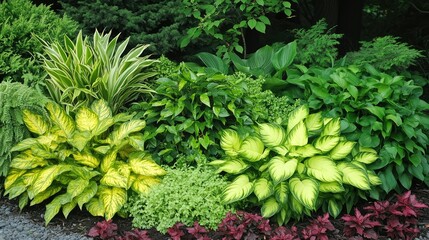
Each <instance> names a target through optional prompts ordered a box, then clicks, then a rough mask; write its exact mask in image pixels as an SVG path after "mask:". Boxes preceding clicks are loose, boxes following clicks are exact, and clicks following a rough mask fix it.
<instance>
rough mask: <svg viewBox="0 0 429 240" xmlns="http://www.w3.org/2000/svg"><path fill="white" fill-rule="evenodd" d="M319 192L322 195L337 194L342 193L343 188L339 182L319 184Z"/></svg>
mask: <svg viewBox="0 0 429 240" xmlns="http://www.w3.org/2000/svg"><path fill="white" fill-rule="evenodd" d="M319 190H320V192H324V193H339V192H344V187H343V185H342V184H341V183H339V182H321V183H320V185H319Z"/></svg>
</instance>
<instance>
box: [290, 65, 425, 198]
mask: <svg viewBox="0 0 429 240" xmlns="http://www.w3.org/2000/svg"><path fill="white" fill-rule="evenodd" d="M288 76H289V78H288V82H289V85H291V86H293V85H296V86H299V87H301V89H302V92H301V99H303V100H305V101H307V102H308V105H309V106H310V108H312V109H315V110H323V111H324V112H325V113H326V114H327V115H328V116H331V117H337V116H341V117H342V118H344V120H345V121H343V122H342V129H343V130H344V132H345V133H347V137H348V139H350V140H353V141H357V142H359V144H360V145H361V146H364V147H371V148H375V149H376V150H377V152H379V155H380V159H379V160H377V161H376V162H375V163H373V164H372V165H371V166H370V169H373V170H376V171H377V172H378V175H379V177H380V179H381V181H382V185H381V189H382V190H384V193H386V194H387V193H389V192H390V191H392V190H396V191H401V190H403V189H409V188H410V187H411V185H412V182H413V181H414V179H418V180H420V181H424V182H425V183H426V184H427V185H429V163H428V159H429V155H428V153H427V149H428V146H429V139H428V134H429V117H428V115H427V111H428V110H429V104H428V103H427V102H425V101H423V100H422V99H420V96H421V95H422V93H423V90H422V87H421V86H418V85H416V84H415V82H414V81H413V80H412V79H409V78H407V77H405V76H398V75H390V74H387V73H382V72H378V71H377V70H375V68H374V67H372V66H371V65H366V66H365V69H360V68H358V67H356V66H349V67H336V68H327V69H321V68H315V67H313V68H309V69H307V68H300V69H299V70H298V69H294V70H290V71H289V72H288ZM381 189H378V191H372V196H373V197H375V198H378V197H379V195H384V193H383V191H380V190H381Z"/></svg>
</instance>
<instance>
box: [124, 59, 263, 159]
mask: <svg viewBox="0 0 429 240" xmlns="http://www.w3.org/2000/svg"><path fill="white" fill-rule="evenodd" d="M246 78H247V77H246V76H244V74H235V75H223V74H207V73H195V72H194V71H192V70H191V69H190V68H189V67H188V66H187V65H186V64H183V63H182V64H181V65H180V66H179V67H178V70H177V72H176V73H175V74H172V75H170V76H169V77H168V78H160V79H158V80H157V86H156V88H155V90H156V94H154V96H153V98H152V99H151V101H148V102H141V103H138V104H135V105H134V106H133V107H132V108H131V109H130V110H131V111H137V112H138V115H137V116H142V117H144V119H146V121H147V128H146V130H147V131H146V133H147V134H146V135H145V141H146V143H145V144H146V145H145V147H146V149H147V150H148V151H150V152H151V153H153V154H154V158H155V159H156V160H157V161H159V162H162V163H166V164H169V163H173V161H174V160H175V158H176V156H178V154H185V155H195V154H199V153H202V154H204V155H206V156H207V157H208V158H213V157H217V156H219V155H221V154H222V151H221V149H220V147H219V145H218V144H217V142H218V139H219V132H220V131H221V130H222V129H224V128H228V127H229V126H232V125H237V126H246V125H251V124H253V121H254V120H256V119H258V117H259V116H260V114H262V113H257V112H253V111H252V110H253V102H252V98H251V97H250V96H248V95H247V92H246V89H247V85H246V82H245V81H244V80H245V79H246ZM189 160H192V159H189ZM189 164H191V165H192V164H194V163H189Z"/></svg>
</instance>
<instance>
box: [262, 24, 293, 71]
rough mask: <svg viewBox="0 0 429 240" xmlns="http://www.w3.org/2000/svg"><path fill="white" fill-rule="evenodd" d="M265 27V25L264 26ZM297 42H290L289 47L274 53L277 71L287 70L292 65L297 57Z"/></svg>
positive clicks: (274, 63) (273, 62)
mask: <svg viewBox="0 0 429 240" xmlns="http://www.w3.org/2000/svg"><path fill="white" fill-rule="evenodd" d="M264 26H265V25H264ZM296 48H297V44H296V42H295V41H294V42H290V43H288V44H287V45H285V46H283V47H282V48H280V49H279V50H278V51H277V52H275V53H274V56H273V58H272V60H271V62H272V64H273V66H274V67H275V68H276V70H281V69H285V68H287V67H288V66H289V65H291V64H292V62H293V60H294V59H295V56H296Z"/></svg>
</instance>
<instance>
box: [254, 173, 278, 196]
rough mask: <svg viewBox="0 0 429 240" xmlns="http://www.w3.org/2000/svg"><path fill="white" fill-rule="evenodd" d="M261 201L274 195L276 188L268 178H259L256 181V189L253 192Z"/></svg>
mask: <svg viewBox="0 0 429 240" xmlns="http://www.w3.org/2000/svg"><path fill="white" fill-rule="evenodd" d="M253 192H254V193H255V195H256V197H257V198H258V200H259V201H262V200H264V199H266V198H268V197H269V196H271V195H273V193H274V186H273V183H272V182H271V181H268V180H267V179H266V178H259V179H258V180H256V181H255V188H254V190H253Z"/></svg>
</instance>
